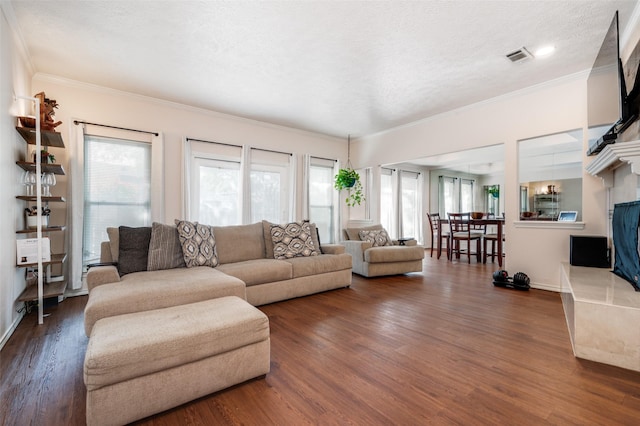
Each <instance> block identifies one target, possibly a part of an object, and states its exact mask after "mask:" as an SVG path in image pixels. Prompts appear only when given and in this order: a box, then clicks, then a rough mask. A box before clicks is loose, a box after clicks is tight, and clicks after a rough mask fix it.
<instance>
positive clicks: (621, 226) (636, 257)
mask: <svg viewBox="0 0 640 426" xmlns="http://www.w3.org/2000/svg"><path fill="white" fill-rule="evenodd" d="M639 225H640V201H631V202H628V203H619V204H615V206H614V209H613V220H612V223H611V226H612V228H613V247H614V251H615V263H614V266H613V273H614V274H616V275H618V276H619V277H621V278H624V279H625V280H627V281H628V282H629V283H630V284H631V285H632V286H633V288H634V289H635V290H636V291H640V247H639V246H638V240H639V238H638V234H639V231H640V228H638V226H639Z"/></svg>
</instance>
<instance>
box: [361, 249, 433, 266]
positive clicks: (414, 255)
mask: <svg viewBox="0 0 640 426" xmlns="http://www.w3.org/2000/svg"><path fill="white" fill-rule="evenodd" d="M423 258H424V247H422V246H384V247H371V248H370V249H368V250H365V252H364V261H365V262H370V263H381V262H406V261H411V260H421V259H423Z"/></svg>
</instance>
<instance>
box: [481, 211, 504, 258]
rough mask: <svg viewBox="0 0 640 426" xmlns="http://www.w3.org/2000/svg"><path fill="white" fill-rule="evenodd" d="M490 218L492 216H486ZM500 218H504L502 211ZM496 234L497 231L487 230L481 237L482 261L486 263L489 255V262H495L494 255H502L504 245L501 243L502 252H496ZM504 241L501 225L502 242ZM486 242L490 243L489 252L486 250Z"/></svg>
mask: <svg viewBox="0 0 640 426" xmlns="http://www.w3.org/2000/svg"><path fill="white" fill-rule="evenodd" d="M488 217H489V218H490V219H491V218H492V217H491V215H489V216H488ZM502 218H503V219H504V213H502ZM498 238H499V237H498V234H497V232H489V233H487V234H485V235H484V237H483V238H482V263H487V258H488V257H491V262H492V263H493V262H495V259H496V256H504V245H503V251H502V253H496V250H497V247H496V245H497V243H498ZM504 241H505V237H504V227H503V231H502V242H503V243H504ZM488 243H491V252H489V251H488V250H487V245H488Z"/></svg>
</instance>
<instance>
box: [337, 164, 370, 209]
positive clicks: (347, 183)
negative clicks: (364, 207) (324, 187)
mask: <svg viewBox="0 0 640 426" xmlns="http://www.w3.org/2000/svg"><path fill="white" fill-rule="evenodd" d="M333 187H334V188H335V189H337V190H338V191H342V190H343V189H346V190H348V191H349V195H348V196H347V198H346V200H345V202H346V203H347V205H348V206H349V207H354V206H356V205H360V203H362V202H363V201H364V194H363V193H362V183H361V182H360V175H359V174H358V172H356V171H355V170H353V169H351V168H347V169H340V170H339V171H338V174H337V175H336V176H335V182H334V184H333Z"/></svg>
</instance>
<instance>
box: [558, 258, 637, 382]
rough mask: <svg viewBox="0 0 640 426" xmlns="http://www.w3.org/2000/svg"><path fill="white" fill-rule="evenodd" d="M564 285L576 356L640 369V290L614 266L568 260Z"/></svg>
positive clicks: (564, 269)
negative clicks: (571, 263)
mask: <svg viewBox="0 0 640 426" xmlns="http://www.w3.org/2000/svg"><path fill="white" fill-rule="evenodd" d="M562 286H563V293H562V305H563V307H564V313H565V316H566V319H567V326H568V327H569V335H570V337H571V344H572V346H573V353H574V355H575V356H576V357H578V358H584V359H588V360H591V361H597V362H602V363H605V364H611V365H615V366H618V367H622V368H627V369H629V370H635V371H640V292H636V291H635V290H634V289H633V287H632V286H631V284H629V283H628V282H627V281H625V280H624V279H622V278H620V277H618V276H617V275H615V274H613V273H612V272H611V270H610V269H602V268H586V267H581V266H571V265H569V264H568V263H563V264H562Z"/></svg>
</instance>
